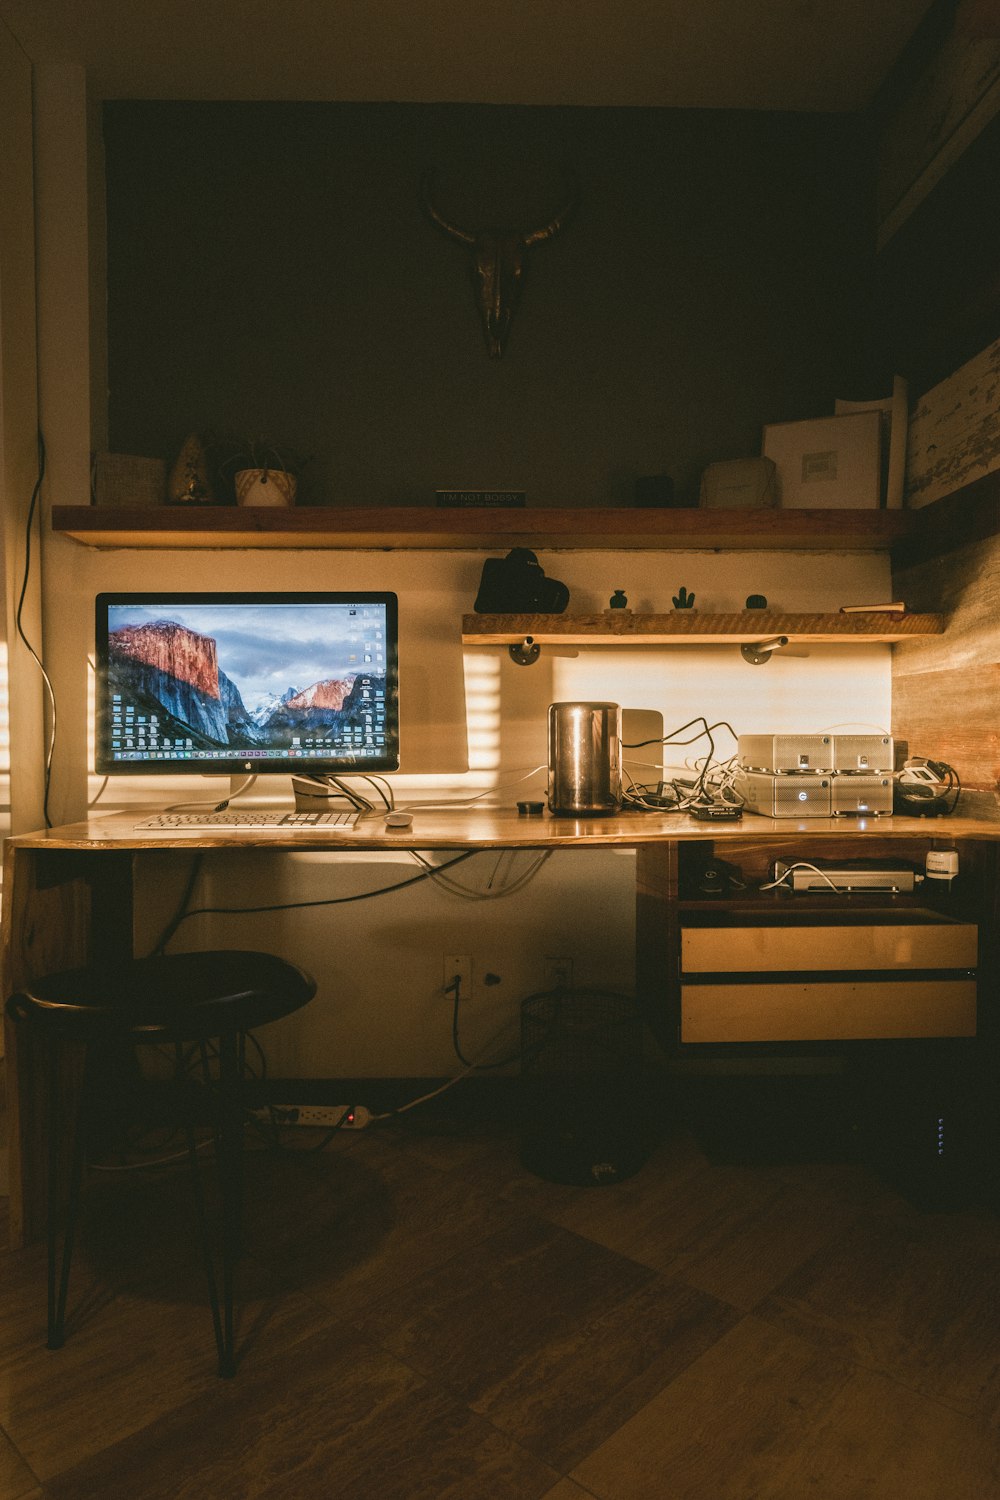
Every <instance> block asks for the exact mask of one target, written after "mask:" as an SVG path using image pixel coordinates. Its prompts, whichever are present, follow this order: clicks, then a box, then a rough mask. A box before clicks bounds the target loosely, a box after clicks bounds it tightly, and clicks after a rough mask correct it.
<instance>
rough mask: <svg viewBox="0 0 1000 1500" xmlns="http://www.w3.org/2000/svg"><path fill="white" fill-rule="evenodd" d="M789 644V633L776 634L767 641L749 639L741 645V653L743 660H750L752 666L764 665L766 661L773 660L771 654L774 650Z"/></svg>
mask: <svg viewBox="0 0 1000 1500" xmlns="http://www.w3.org/2000/svg"><path fill="white" fill-rule="evenodd" d="M787 645H788V637H787V635H774V636H771V638H770V640H766V641H756V642H751V641H748V642H747V643H746V644H745V645H743V646H741V647H740V655H741V656H742V658H743V660H744V661H747V662H749V663H750V665H751V666H752V667H762V666H764V665H765V663H766V662H769V661H770V660H771V655H772V653H773V652H775V651H780V650H781V648H782V646H787Z"/></svg>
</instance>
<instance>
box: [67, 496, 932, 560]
mask: <svg viewBox="0 0 1000 1500" xmlns="http://www.w3.org/2000/svg"><path fill="white" fill-rule="evenodd" d="M911 521H912V517H911V516H910V515H909V514H908V513H907V512H906V511H898V510H893V511H885V510H852V511H843V510H833V511H825V510H731V511H726V510H700V509H697V508H691V509H682V508H678V509H673V508H670V509H663V510H657V509H648V510H647V509H635V510H610V509H597V508H589V509H574V510H554V509H540V508H538V509H535V508H529V509H524V510H520V509H518V510H513V509H512V510H451V509H447V510H446V509H437V508H435V507H433V506H372V507H341V506H334V505H330V506H313V507H309V506H297V507H292V508H290V509H284V508H281V509H277V508H276V509H273V510H272V509H269V508H268V509H259V510H253V509H250V508H242V509H239V508H237V507H235V506H224V505H213V506H199V507H193V506H168V505H165V506H155V507H152V506H145V507H143V506H134V507H128V508H119V507H117V506H114V507H113V506H93V505H57V506H54V507H53V511H52V529H53V530H54V531H56V532H59V533H61V534H62V535H64V536H69V537H72V538H73V540H74V541H77V542H82V543H83V544H84V545H86V546H89V547H150V548H153V547H156V548H162V547H178V548H191V547H199V548H208V547H216V548H217V547H290V548H313V547H328V548H341V549H349V548H376V549H382V548H385V549H387V550H391V549H417V548H420V549H426V550H431V549H435V550H451V551H454V550H457V549H460V548H461V549H466V548H468V549H482V548H509V547H532V548H536V549H539V548H544V549H552V548H578V549H579V548H593V549H596V550H604V549H614V550H615V551H627V550H632V551H651V550H652V551H656V550H660V551H666V550H671V551H687V550H689V549H698V548H710V549H713V550H714V549H716V548H719V549H726V550H729V549H732V548H736V549H741V548H745V549H750V550H753V551H768V552H771V551H779V552H780V551H796V552H798V551H829V550H836V551H859V552H871V551H884V550H886V549H888V548H890V547H891V546H892V545H893V544H894V543H895V542H897V541H898V540H899V539H900V538H902V537H904V536H905V535H907V533H908V530H909V528H910V523H911Z"/></svg>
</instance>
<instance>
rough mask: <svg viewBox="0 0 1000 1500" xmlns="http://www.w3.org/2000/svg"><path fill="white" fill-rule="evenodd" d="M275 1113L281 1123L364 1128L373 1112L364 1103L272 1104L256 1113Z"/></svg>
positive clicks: (264, 1115) (263, 1116) (314, 1127)
mask: <svg viewBox="0 0 1000 1500" xmlns="http://www.w3.org/2000/svg"><path fill="white" fill-rule="evenodd" d="M272 1112H273V1115H274V1118H275V1120H276V1121H277V1123H278V1124H279V1125H305V1126H308V1127H309V1128H310V1129H312V1130H364V1128H365V1126H366V1125H370V1124H371V1121H372V1112H371V1110H370V1109H366V1108H365V1106H364V1105H363V1104H272V1105H271V1107H270V1109H267V1108H264V1109H258V1110H255V1111H254V1113H255V1114H256V1115H257V1116H258V1117H259V1118H261V1119H265V1120H266V1119H269V1118H270V1115H271V1114H272Z"/></svg>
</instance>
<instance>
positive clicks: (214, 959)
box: [7, 949, 316, 1042]
mask: <svg viewBox="0 0 1000 1500" xmlns="http://www.w3.org/2000/svg"><path fill="white" fill-rule="evenodd" d="M315 992H316V983H315V981H314V980H313V979H312V978H311V976H310V975H308V974H306V973H305V972H304V971H303V970H301V969H298V968H296V967H295V965H294V964H291V963H288V962H287V960H285V959H283V958H277V957H276V956H275V955H274V954H273V953H255V952H251V951H248V950H246V949H235V950H226V949H213V950H210V951H208V952H205V953H168V954H158V955H155V956H154V957H152V958H136V959H129V960H125V961H123V962H121V963H117V964H108V965H106V966H98V965H95V966H91V967H88V968H80V969H65V970H63V971H62V972H61V973H58V974H48V975H46V976H45V977H44V978H43V979H37V980H33V981H32V983H31V984H30V985H27V986H25V987H24V989H23V990H21V992H20V993H19V994H17V995H14V996H12V997H11V999H10V1000H9V1001H8V1003H7V1010H8V1014H9V1015H11V1016H12V1018H13V1019H14V1020H15V1021H22V1022H28V1024H33V1025H39V1026H46V1027H50V1028H52V1029H54V1030H56V1031H58V1032H59V1034H60V1035H61V1036H63V1037H66V1038H67V1040H76V1041H89V1040H91V1039H94V1040H96V1039H97V1038H98V1037H99V1036H106V1035H109V1034H115V1033H118V1034H125V1035H127V1036H129V1037H131V1039H132V1040H133V1041H137V1042H195V1041H200V1040H203V1039H205V1038H208V1037H215V1036H220V1035H221V1034H222V1033H223V1032H226V1031H252V1030H253V1029H254V1028H255V1027H257V1026H263V1025H264V1024H265V1023H266V1022H268V1021H277V1020H280V1019H281V1017H282V1016H287V1015H290V1014H291V1012H292V1011H294V1010H298V1009H299V1007H300V1006H302V1005H305V1004H306V1002H307V1001H308V1000H311V999H312V997H313V995H314V994H315Z"/></svg>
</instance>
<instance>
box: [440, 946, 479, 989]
mask: <svg viewBox="0 0 1000 1500" xmlns="http://www.w3.org/2000/svg"><path fill="white" fill-rule="evenodd" d="M456 978H457V979H458V980H459V991H458V998H459V999H460V1000H469V999H471V998H472V959H471V958H470V957H469V955H468V954H466V953H459V954H455V953H446V954H445V956H444V964H443V967H442V975H441V988H442V989H443V990H445V991H446V993H447V995H448V998H449V1000H453V999H454V998H455V995H454V991H453V990H452V988H451V986H452V985H453V984H454V982H455V979H456Z"/></svg>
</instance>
